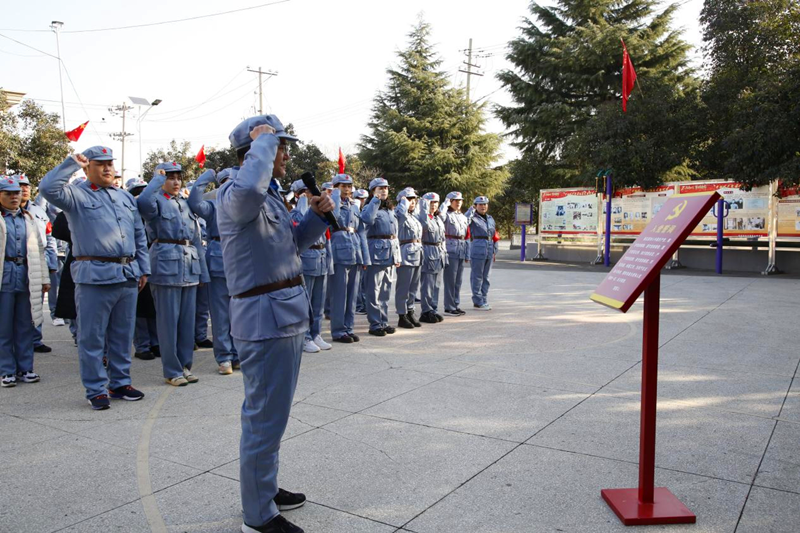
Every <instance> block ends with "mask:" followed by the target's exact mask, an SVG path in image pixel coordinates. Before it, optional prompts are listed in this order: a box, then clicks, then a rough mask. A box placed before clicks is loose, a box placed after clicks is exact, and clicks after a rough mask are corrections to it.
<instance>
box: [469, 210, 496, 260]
mask: <svg viewBox="0 0 800 533" xmlns="http://www.w3.org/2000/svg"><path fill="white" fill-rule="evenodd" d="M472 211H473V209H472V208H470V210H469V211H467V218H468V219H469V221H470V223H469V233H470V239H471V241H470V254H469V258H470V260H482V259H491V258H492V257H493V256H494V255H496V254H497V248H498V246H497V243H496V242H494V240H493V238H494V232H495V229H496V228H495V223H494V219H493V218H492V215H488V214H487V215H486V218H484V217H482V216H480V215H479V214H478V213H476V212H472Z"/></svg>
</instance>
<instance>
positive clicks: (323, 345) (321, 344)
mask: <svg viewBox="0 0 800 533" xmlns="http://www.w3.org/2000/svg"><path fill="white" fill-rule="evenodd" d="M314 344H316V345H317V347H318V348H319V349H320V350H330V349H331V348H332V346H331V345H330V344H328V343H327V342H325V341H324V340H323V339H322V337H321V336H320V335H317V336H316V337H315V338H314Z"/></svg>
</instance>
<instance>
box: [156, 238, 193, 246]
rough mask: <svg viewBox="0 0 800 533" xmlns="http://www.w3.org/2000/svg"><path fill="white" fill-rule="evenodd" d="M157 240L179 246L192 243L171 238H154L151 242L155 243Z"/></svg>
mask: <svg viewBox="0 0 800 533" xmlns="http://www.w3.org/2000/svg"><path fill="white" fill-rule="evenodd" d="M157 242H159V243H161V244H180V245H181V246H191V245H192V241H176V240H173V239H156V240H154V241H153V244H155V243H157Z"/></svg>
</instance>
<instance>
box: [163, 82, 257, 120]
mask: <svg viewBox="0 0 800 533" xmlns="http://www.w3.org/2000/svg"><path fill="white" fill-rule="evenodd" d="M249 83H250V85H253V87H248V88H247V91H246V92H245V93H244V94H242V95H241V96H239V97H238V98H236V99H235V100H233V101H232V102H230V103H227V104H225V105H224V106H222V107H220V108H217V109H215V110H214V111H211V112H209V113H206V114H204V115H198V116H196V117H189V118H183V119H180V120H173V119H172V118H169V119H163V120H151V121H150V122H189V121H192V120H199V119H201V118H205V117H207V116H210V115H213V114H215V113H218V112H219V111H222V110H223V109H227V108H229V107H230V106H232V105H234V104H236V103H237V102H240V101H241V100H243V99H244V98H246V97H247V96H249V94H250V91H251V90H252V89H255V83H254V82H249ZM240 88H241V87H240Z"/></svg>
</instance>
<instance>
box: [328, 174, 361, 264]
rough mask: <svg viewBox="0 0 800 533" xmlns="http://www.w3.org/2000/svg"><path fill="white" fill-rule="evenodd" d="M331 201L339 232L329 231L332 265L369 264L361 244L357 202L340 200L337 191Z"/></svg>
mask: <svg viewBox="0 0 800 533" xmlns="http://www.w3.org/2000/svg"><path fill="white" fill-rule="evenodd" d="M333 201H334V203H335V205H336V207H335V209H334V211H333V215H334V216H335V217H336V221H337V222H338V223H339V227H340V228H342V230H341V231H333V230H331V250H332V251H333V264H334V268H336V267H335V265H346V266H352V265H365V264H369V263H368V262H365V259H364V248H363V242H362V233H363V232H362V231H361V229H360V225H361V220H360V216H361V211H360V209H359V208H358V201H356V200H353V199H352V198H348V199H347V200H344V201H343V200H341V196H340V192H339V190H338V189H336V190H334V191H333Z"/></svg>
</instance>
